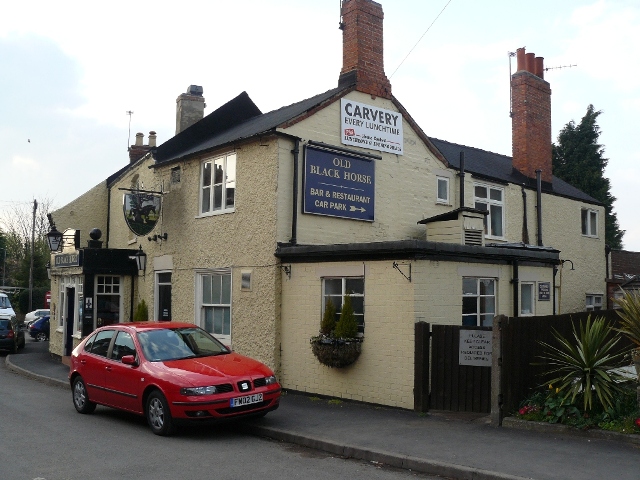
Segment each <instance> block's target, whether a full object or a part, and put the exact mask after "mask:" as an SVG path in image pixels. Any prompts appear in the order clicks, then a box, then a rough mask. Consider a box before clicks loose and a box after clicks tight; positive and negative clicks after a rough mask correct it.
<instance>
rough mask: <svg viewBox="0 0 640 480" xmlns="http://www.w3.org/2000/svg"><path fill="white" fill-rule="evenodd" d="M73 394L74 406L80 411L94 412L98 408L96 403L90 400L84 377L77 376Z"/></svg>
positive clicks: (72, 388)
mask: <svg viewBox="0 0 640 480" xmlns="http://www.w3.org/2000/svg"><path fill="white" fill-rule="evenodd" d="M71 392H72V394H73V406H74V407H76V410H77V411H78V412H79V413H92V412H93V411H94V410H95V409H96V404H95V403H93V402H92V401H91V400H89V395H88V394H87V387H86V386H85V384H84V380H82V377H76V378H75V380H73V386H72V387H71Z"/></svg>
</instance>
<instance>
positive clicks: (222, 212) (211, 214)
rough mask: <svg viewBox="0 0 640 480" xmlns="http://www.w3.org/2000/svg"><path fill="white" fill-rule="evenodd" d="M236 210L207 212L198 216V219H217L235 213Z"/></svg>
mask: <svg viewBox="0 0 640 480" xmlns="http://www.w3.org/2000/svg"><path fill="white" fill-rule="evenodd" d="M235 211H236V209H235V207H234V208H228V209H226V210H216V211H215V212H207V213H201V214H200V215H196V218H207V217H215V216H217V215H226V214H227V213H235Z"/></svg>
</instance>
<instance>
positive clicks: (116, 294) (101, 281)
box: [94, 275, 122, 327]
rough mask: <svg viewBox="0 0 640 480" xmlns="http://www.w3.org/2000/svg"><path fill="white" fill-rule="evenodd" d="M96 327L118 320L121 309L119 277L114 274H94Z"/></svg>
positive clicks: (117, 321)
mask: <svg viewBox="0 0 640 480" xmlns="http://www.w3.org/2000/svg"><path fill="white" fill-rule="evenodd" d="M95 292H96V300H95V302H96V305H95V309H94V311H95V315H96V317H95V318H96V327H104V326H105V325H111V324H113V323H119V322H120V317H121V316H120V312H121V311H122V297H121V279H120V277H119V276H115V275H98V276H96V288H95Z"/></svg>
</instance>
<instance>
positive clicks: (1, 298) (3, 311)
mask: <svg viewBox="0 0 640 480" xmlns="http://www.w3.org/2000/svg"><path fill="white" fill-rule="evenodd" d="M15 314H16V312H14V311H13V307H12V306H11V301H10V300H9V297H7V294H6V293H3V292H0V318H11V317H13V316H14V315H15Z"/></svg>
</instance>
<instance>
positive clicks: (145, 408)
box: [69, 322, 280, 435]
mask: <svg viewBox="0 0 640 480" xmlns="http://www.w3.org/2000/svg"><path fill="white" fill-rule="evenodd" d="M69 381H70V383H71V391H72V393H73V405H74V406H75V408H76V410H78V412H80V413H91V412H93V410H94V409H95V408H96V404H100V405H106V406H109V407H115V408H119V409H122V410H127V411H130V412H133V413H137V414H139V415H144V416H146V417H147V422H148V423H149V426H150V427H151V430H152V431H153V433H155V434H157V435H169V434H171V433H172V432H173V430H174V426H175V425H176V424H178V423H193V422H200V423H203V422H209V421H220V420H226V419H232V418H242V417H246V416H262V415H265V414H266V413H267V412H269V411H271V410H275V409H276V408H278V405H279V402H280V384H279V383H278V382H277V380H276V377H275V376H274V374H273V371H272V370H271V369H270V368H269V367H267V366H266V365H264V364H263V363H261V362H259V361H257V360H252V359H251V358H249V357H245V356H243V355H240V354H238V353H235V352H233V351H231V350H229V349H228V348H227V347H225V346H224V345H223V344H222V343H220V342H219V341H218V340H216V339H215V338H214V337H212V336H211V335H210V334H209V333H207V332H205V331H204V330H202V329H201V328H199V327H197V326H196V325H193V324H189V323H177V322H146V323H137V322H136V323H122V324H115V325H109V326H108V327H102V328H99V329H98V330H96V331H95V332H93V333H92V334H91V335H90V336H88V337H87V338H86V339H84V340H83V341H82V342H81V343H80V344H79V345H78V346H77V347H76V348H75V349H74V350H73V353H72V355H71V369H70V372H69Z"/></svg>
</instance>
